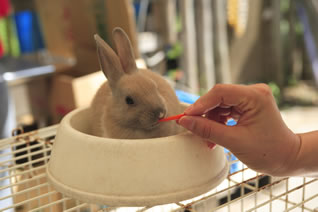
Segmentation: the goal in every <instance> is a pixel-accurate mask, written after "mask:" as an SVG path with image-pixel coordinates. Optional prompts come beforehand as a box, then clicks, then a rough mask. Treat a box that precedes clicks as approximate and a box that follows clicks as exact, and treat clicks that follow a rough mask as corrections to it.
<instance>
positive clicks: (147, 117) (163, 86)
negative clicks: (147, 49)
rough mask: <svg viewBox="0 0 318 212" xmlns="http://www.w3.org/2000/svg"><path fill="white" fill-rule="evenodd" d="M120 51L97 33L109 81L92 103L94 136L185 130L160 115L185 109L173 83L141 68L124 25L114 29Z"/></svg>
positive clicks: (123, 136) (164, 133) (124, 136)
mask: <svg viewBox="0 0 318 212" xmlns="http://www.w3.org/2000/svg"><path fill="white" fill-rule="evenodd" d="M112 36H113V40H114V43H115V47H116V50H117V54H116V53H115V51H113V50H112V48H111V47H110V46H108V45H107V43H106V42H105V41H104V40H103V39H102V38H100V37H99V36H98V35H97V34H96V35H95V36H94V38H95V41H96V45H97V55H98V59H99V63H100V66H101V69H102V71H103V73H104V74H105V76H106V78H107V81H106V82H105V83H104V84H102V86H101V87H100V88H99V90H98V91H97V92H96V94H95V96H94V98H93V101H92V103H91V105H90V113H91V117H92V128H93V129H92V132H93V134H94V135H95V136H100V137H108V138H118V139H144V138H155V137H164V136H170V135H174V134H177V133H180V132H182V131H183V128H182V127H180V126H179V125H178V124H176V123H175V122H173V121H170V122H160V123H159V122H158V120H159V119H161V118H164V117H167V116H171V115H176V114H179V113H183V109H184V107H182V105H181V103H180V102H179V101H178V98H177V96H176V94H175V92H174V90H173V88H172V87H171V86H170V84H169V83H168V82H167V81H166V80H165V79H164V78H163V77H162V76H160V75H159V74H157V73H154V72H152V71H151V70H148V69H138V68H137V66H136V63H135V58H134V54H133V51H132V46H131V43H130V41H129V38H128V36H127V35H126V33H125V32H124V31H123V30H122V29H121V28H115V29H114V30H113V32H112Z"/></svg>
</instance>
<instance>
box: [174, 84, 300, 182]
mask: <svg viewBox="0 0 318 212" xmlns="http://www.w3.org/2000/svg"><path fill="white" fill-rule="evenodd" d="M185 114H186V116H184V117H182V118H181V119H180V120H179V121H178V123H179V124H180V125H181V126H183V127H185V128H187V129H188V130H190V131H192V132H193V133H194V134H196V135H199V136H201V137H203V138H206V139H209V140H210V141H211V142H213V143H216V144H219V145H221V146H224V147H225V148H227V149H229V150H230V151H231V152H232V153H233V154H234V155H235V156H236V157H237V158H239V159H240V160H241V161H242V162H243V163H244V164H246V165H247V166H248V167H249V168H251V169H254V170H255V171H259V172H262V173H266V174H270V175H276V176H286V175H290V174H291V172H290V167H291V166H292V164H293V162H294V161H295V160H296V157H297V155H298V152H299V149H300V143H301V142H300V138H299V137H298V136H297V135H296V134H294V133H293V132H292V131H291V130H289V129H288V127H287V126H286V125H285V123H284V121H283V119H282V117H281V115H280V112H279V110H278V107H277V105H276V102H275V99H274V97H273V95H272V93H271V90H270V88H269V87H268V86H267V85H266V84H255V85H248V86H246V85H231V84H219V85H216V86H214V88H212V89H211V90H210V91H209V92H208V93H207V94H205V95H204V96H202V97H201V98H199V99H198V100H197V101H196V102H195V103H194V104H193V105H191V106H190V107H189V108H188V109H186V110H185ZM202 114H205V117H201V115H202ZM229 118H233V119H234V120H236V121H237V124H236V125H235V126H227V125H225V123H226V121H227V120H228V119H229Z"/></svg>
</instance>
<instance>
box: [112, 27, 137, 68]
mask: <svg viewBox="0 0 318 212" xmlns="http://www.w3.org/2000/svg"><path fill="white" fill-rule="evenodd" d="M113 39H114V41H115V45H116V50H117V54H118V57H119V59H120V62H121V65H122V67H123V70H124V72H126V73H127V74H131V73H133V72H135V71H137V70H138V69H137V66H136V62H135V56H134V53H133V49H132V46H131V43H130V41H129V38H128V36H127V34H126V33H125V32H124V30H122V29H121V28H119V27H116V28H115V29H114V30H113Z"/></svg>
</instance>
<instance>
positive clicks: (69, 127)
mask: <svg viewBox="0 0 318 212" xmlns="http://www.w3.org/2000/svg"><path fill="white" fill-rule="evenodd" d="M85 110H89V107H80V108H77V109H75V110H72V111H71V112H70V113H68V114H67V115H65V116H64V118H63V119H62V121H61V122H60V126H59V127H62V126H63V127H67V130H70V131H71V132H72V133H77V134H79V135H85V136H88V137H92V138H94V139H98V140H99V141H106V140H107V141H118V140H120V141H122V142H126V141H127V142H132V141H133V142H138V141H139V142H144V141H149V140H151V141H156V142H161V141H164V140H167V138H168V140H171V138H176V137H179V136H196V135H195V134H193V133H192V132H190V131H188V130H187V131H185V132H181V133H178V134H176V135H170V136H164V137H157V138H140V139H128V138H108V137H107V138H104V137H99V136H96V135H92V134H88V133H85V132H82V131H80V130H77V129H76V128H74V127H73V126H72V123H71V119H72V118H73V116H74V115H75V114H78V113H80V112H81V111H85ZM197 137H199V136H197ZM202 139H204V138H202Z"/></svg>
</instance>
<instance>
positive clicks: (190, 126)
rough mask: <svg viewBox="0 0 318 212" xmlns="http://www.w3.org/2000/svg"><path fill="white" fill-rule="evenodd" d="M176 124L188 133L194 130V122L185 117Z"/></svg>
mask: <svg viewBox="0 0 318 212" xmlns="http://www.w3.org/2000/svg"><path fill="white" fill-rule="evenodd" d="M178 124H180V125H181V126H183V127H184V128H186V129H188V130H190V131H191V130H193V129H194V120H193V119H192V118H189V117H186V116H184V117H182V118H181V119H179V122H178Z"/></svg>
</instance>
